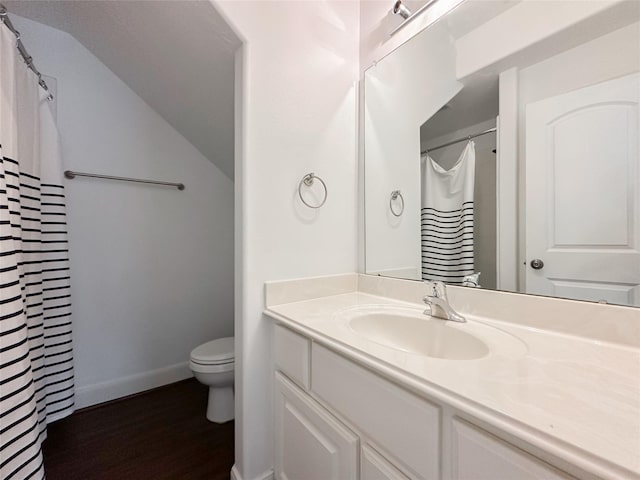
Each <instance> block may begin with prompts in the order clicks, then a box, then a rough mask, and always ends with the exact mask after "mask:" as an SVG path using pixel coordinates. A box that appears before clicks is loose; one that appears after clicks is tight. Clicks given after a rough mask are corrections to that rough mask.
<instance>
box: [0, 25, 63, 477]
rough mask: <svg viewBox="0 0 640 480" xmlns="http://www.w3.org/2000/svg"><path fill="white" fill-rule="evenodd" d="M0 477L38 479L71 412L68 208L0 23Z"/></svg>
mask: <svg viewBox="0 0 640 480" xmlns="http://www.w3.org/2000/svg"><path fill="white" fill-rule="evenodd" d="M0 62H1V64H0V93H1V95H0V153H1V154H2V156H1V157H0V392H2V393H1V394H0V478H3V479H9V478H13V479H20V478H43V477H44V469H43V457H42V450H41V443H42V441H43V440H44V439H45V438H46V432H47V431H46V427H47V423H48V422H51V421H52V420H55V419H58V418H62V417H64V416H66V415H69V414H70V413H71V412H73V405H74V386H73V377H74V376H73V349H72V338H71V335H72V334H71V301H70V296H71V295H70V285H69V253H68V245H67V231H66V230H67V228H66V213H65V210H66V207H65V196H64V187H63V186H62V161H61V156H60V143H59V138H58V132H57V130H56V125H55V120H54V118H53V115H52V113H51V109H50V105H49V102H48V100H47V99H46V97H47V93H46V92H45V91H44V90H42V89H41V88H40V86H39V85H38V78H37V76H36V75H35V73H34V72H33V71H31V70H29V69H28V68H27V66H26V64H25V63H24V62H23V61H22V60H21V59H20V58H18V54H17V51H16V38H15V36H14V35H13V34H12V33H11V32H9V30H8V28H6V27H5V26H3V25H2V24H0Z"/></svg>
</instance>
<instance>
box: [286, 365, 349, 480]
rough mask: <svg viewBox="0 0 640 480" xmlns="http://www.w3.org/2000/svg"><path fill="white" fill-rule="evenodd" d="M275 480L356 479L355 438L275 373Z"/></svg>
mask: <svg viewBox="0 0 640 480" xmlns="http://www.w3.org/2000/svg"><path fill="white" fill-rule="evenodd" d="M275 432H276V445H275V449H276V458H275V476H276V479H278V480H332V479H334V480H351V479H353V480H356V479H357V474H358V437H357V436H356V435H355V434H353V432H351V431H350V430H348V429H347V428H346V427H345V426H344V425H342V424H341V423H339V422H338V421H337V420H336V419H335V418H333V417H332V416H331V415H330V414H329V413H328V412H326V411H325V410H324V409H323V408H322V407H320V406H319V405H318V404H317V403H316V402H315V401H314V400H313V399H311V397H309V396H308V395H306V394H305V393H304V392H303V391H302V390H300V389H299V388H298V387H296V386H295V385H294V384H293V383H292V382H290V381H289V380H287V379H286V378H285V377H284V376H283V375H281V374H280V373H276V412H275Z"/></svg>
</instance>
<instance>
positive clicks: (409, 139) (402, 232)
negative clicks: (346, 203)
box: [363, 24, 462, 279]
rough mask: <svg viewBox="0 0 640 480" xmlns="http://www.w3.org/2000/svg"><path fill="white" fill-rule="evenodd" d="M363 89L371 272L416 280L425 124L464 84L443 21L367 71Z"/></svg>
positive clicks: (366, 235) (367, 240)
mask: <svg viewBox="0 0 640 480" xmlns="http://www.w3.org/2000/svg"><path fill="white" fill-rule="evenodd" d="M364 88H365V105H364V116H363V119H364V152H365V155H366V163H365V174H364V181H365V186H366V191H365V197H366V198H365V202H364V204H365V221H366V233H365V249H366V271H367V272H368V273H382V274H387V275H390V274H396V275H397V272H398V270H405V271H407V272H410V271H413V272H414V275H413V276H407V277H406V278H413V279H416V278H418V279H419V278H421V275H420V272H421V247H420V212H421V195H420V126H421V125H422V124H423V123H424V122H425V121H427V120H428V119H429V118H430V117H432V116H433V115H434V114H435V113H436V112H437V111H438V110H439V109H440V108H441V107H442V106H443V105H444V104H446V103H447V102H448V101H449V100H451V98H453V97H454V96H455V95H456V94H457V93H458V92H459V91H460V90H461V89H462V84H461V83H460V82H458V81H457V80H456V76H455V48H454V42H453V39H452V38H451V36H450V34H449V31H448V29H447V28H446V25H444V24H437V25H433V26H431V27H430V28H429V29H427V30H425V31H423V32H421V33H420V34H418V35H416V36H415V37H414V38H413V39H411V41H409V42H407V43H406V44H405V45H403V47H402V48H401V49H398V50H397V51H395V52H394V54H393V55H390V56H387V57H385V58H384V59H382V60H381V61H380V62H378V63H377V64H376V65H375V66H373V67H371V68H370V69H368V70H367V71H366V72H365V74H364ZM394 190H400V191H401V192H402V195H403V197H404V203H405V209H404V213H403V214H402V215H401V216H400V217H396V216H394V215H393V214H392V213H391V210H390V208H389V197H390V194H391V192H392V191H394ZM415 272H417V273H418V275H417V276H416V275H415Z"/></svg>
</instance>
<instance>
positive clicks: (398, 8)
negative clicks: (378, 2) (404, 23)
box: [393, 0, 413, 20]
mask: <svg viewBox="0 0 640 480" xmlns="http://www.w3.org/2000/svg"><path fill="white" fill-rule="evenodd" d="M393 14H394V15H400V16H401V17H402V18H404V19H405V20H406V19H407V18H409V17H410V16H411V15H413V12H411V10H410V9H409V7H407V6H406V5H405V4H404V3H402V0H398V1H397V2H396V3H394V4H393Z"/></svg>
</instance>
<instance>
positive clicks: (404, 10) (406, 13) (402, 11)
mask: <svg viewBox="0 0 640 480" xmlns="http://www.w3.org/2000/svg"><path fill="white" fill-rule="evenodd" d="M437 1H438V0H426V1H425V3H424V5H422V6H421V7H420V8H418V9H417V10H416V11H415V12H412V11H411V9H410V8H409V7H407V6H406V5H405V4H404V3H403V2H402V0H397V1H396V2H395V3H394V4H393V8H392V9H391V11H392V12H393V14H394V15H400V16H401V17H402V23H401V24H400V25H398V26H397V27H396V28H395V29H394V30H393V31H392V32H391V33H390V35H391V36H393V35H394V34H395V33H396V32H397V31H398V30H400V29H401V28H403V27H405V26H406V25H407V24H408V23H409V22H411V21H412V20H413V19H415V18H418V17H419V16H420V14H421V13H423V12H425V11H427V9H428V8H430V7H431V6H433V4H434V3H436V2H437ZM462 1H464V0H449V2H448V3H451V5H452V7H453V6H456V5H458V4H459V3H461V2H462Z"/></svg>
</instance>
